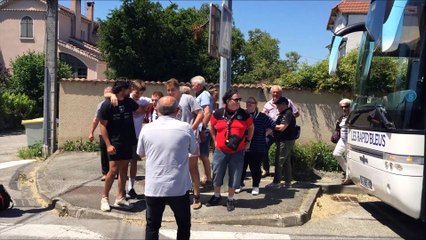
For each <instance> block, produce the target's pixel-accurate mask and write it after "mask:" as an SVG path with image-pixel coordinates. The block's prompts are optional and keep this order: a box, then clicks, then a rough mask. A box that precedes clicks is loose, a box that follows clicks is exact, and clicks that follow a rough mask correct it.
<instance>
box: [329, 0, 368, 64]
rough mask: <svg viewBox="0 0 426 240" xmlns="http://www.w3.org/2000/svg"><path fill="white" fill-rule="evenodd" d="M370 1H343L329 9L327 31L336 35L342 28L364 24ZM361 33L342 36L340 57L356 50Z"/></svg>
mask: <svg viewBox="0 0 426 240" xmlns="http://www.w3.org/2000/svg"><path fill="white" fill-rule="evenodd" d="M369 7H370V0H343V1H340V2H339V3H338V4H337V5H336V6H334V7H333V8H332V9H331V13H330V17H329V19H328V23H327V30H329V31H331V32H332V33H336V32H337V31H339V30H340V29H342V28H344V27H348V26H351V25H354V24H357V23H363V22H365V18H366V16H367V12H368V8H369ZM361 36H362V32H354V33H350V34H347V35H345V36H344V41H343V43H342V45H341V46H340V55H341V56H344V55H346V53H348V52H350V51H351V50H353V49H356V48H358V46H359V43H360V41H361Z"/></svg>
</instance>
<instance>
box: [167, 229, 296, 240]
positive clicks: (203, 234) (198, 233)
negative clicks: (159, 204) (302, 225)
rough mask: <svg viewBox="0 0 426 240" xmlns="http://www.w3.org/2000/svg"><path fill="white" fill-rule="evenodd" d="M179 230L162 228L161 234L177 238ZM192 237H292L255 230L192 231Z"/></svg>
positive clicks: (287, 239) (287, 238) (169, 237)
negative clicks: (255, 231)
mask: <svg viewBox="0 0 426 240" xmlns="http://www.w3.org/2000/svg"><path fill="white" fill-rule="evenodd" d="M176 234H177V230H172V229H160V235H161V236H164V237H166V238H168V239H176ZM191 239H286V240H289V239H290V235H287V234H271V233H254V232H218V231H191Z"/></svg>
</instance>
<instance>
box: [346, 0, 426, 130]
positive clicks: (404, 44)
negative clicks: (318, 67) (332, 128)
mask: <svg viewBox="0 0 426 240" xmlns="http://www.w3.org/2000/svg"><path fill="white" fill-rule="evenodd" d="M424 7H425V4H424V1H413V2H410V3H408V4H407V6H406V7H405V10H404V14H403V16H402V23H401V24H400V26H398V27H399V28H400V29H398V30H396V31H395V32H398V35H397V36H395V39H393V41H394V42H393V44H394V46H393V47H392V48H387V49H383V51H382V49H380V47H379V46H378V45H377V44H376V43H377V39H376V41H375V39H373V35H374V34H369V33H368V32H364V35H363V37H362V40H361V44H360V48H359V52H358V54H359V56H358V63H357V76H356V79H357V80H356V82H355V84H354V89H353V90H354V91H353V93H354V103H353V106H352V114H351V116H350V119H349V124H350V125H351V126H352V128H359V129H366V130H378V131H388V132H395V131H396V132H404V131H409V132H413V131H414V132H416V131H418V132H420V131H422V130H424V127H425V126H424V125H425V119H424V118H425V114H424V109H425V108H426V106H424V104H423V103H424V100H423V98H424V90H423V88H424V87H423V84H424V71H425V70H426V69H425V65H424V64H425V57H424V56H425V51H423V50H424V47H425V36H424V18H425V16H422V14H423V13H424V10H423V8H424Z"/></svg>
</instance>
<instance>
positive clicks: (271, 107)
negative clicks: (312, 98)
mask: <svg viewBox="0 0 426 240" xmlns="http://www.w3.org/2000/svg"><path fill="white" fill-rule="evenodd" d="M282 94H283V89H282V87H281V86H279V85H274V86H272V87H271V97H272V98H271V100H269V101H268V102H266V103H265V106H264V107H263V111H262V112H263V113H265V114H266V115H268V116H269V117H270V118H272V120H274V121H276V120H277V118H278V115H279V113H280V112H279V110H278V108H277V106H276V105H275V104H274V102H275V101H277V100H278V98H280V97H281V96H282ZM287 100H288V107H290V108H291V109H292V111H293V116H294V117H295V118H297V117H299V115H300V114H299V110H298V109H297V107H296V105H295V104H294V103H293V102H292V101H291V100H290V99H288V98H287ZM273 139H274V136H273V134H272V133H271V134H269V135H268V136H267V137H266V142H267V151H266V152H269V149H270V148H271V145H272V144H273V143H274V141H273ZM262 166H263V172H262V177H266V176H269V174H270V173H269V155H268V154H266V158H264V161H263V163H262Z"/></svg>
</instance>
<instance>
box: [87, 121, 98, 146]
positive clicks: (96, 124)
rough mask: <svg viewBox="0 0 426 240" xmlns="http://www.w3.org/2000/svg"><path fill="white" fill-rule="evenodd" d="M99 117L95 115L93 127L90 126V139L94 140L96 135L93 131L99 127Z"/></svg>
mask: <svg viewBox="0 0 426 240" xmlns="http://www.w3.org/2000/svg"><path fill="white" fill-rule="evenodd" d="M98 124H99V119H98V118H97V117H94V118H93V120H92V127H91V128H90V132H89V141H93V139H95V137H94V136H93V133H94V132H95V129H96V128H97V127H98Z"/></svg>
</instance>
